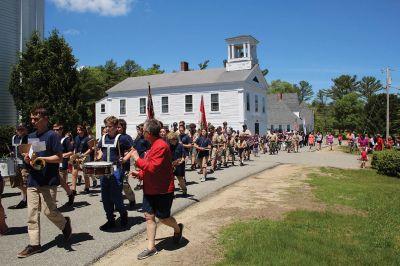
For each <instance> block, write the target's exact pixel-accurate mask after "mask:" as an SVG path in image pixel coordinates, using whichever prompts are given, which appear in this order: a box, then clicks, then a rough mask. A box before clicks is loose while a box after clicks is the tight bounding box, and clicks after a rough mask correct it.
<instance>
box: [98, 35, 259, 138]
mask: <svg viewBox="0 0 400 266" xmlns="http://www.w3.org/2000/svg"><path fill="white" fill-rule="evenodd" d="M226 42H227V43H228V59H227V62H226V68H221V69H205V70H196V71H188V64H187V63H186V62H182V63H181V71H180V72H176V73H164V74H159V75H152V76H143V77H132V78H127V79H125V80H124V81H122V82H121V83H119V84H117V85H115V86H114V87H112V88H111V89H109V90H108V91H107V94H108V96H107V97H105V98H103V99H101V100H100V101H98V102H97V103H96V134H97V137H99V135H100V133H101V128H102V127H103V126H104V123H103V120H104V118H106V117H107V116H110V115H114V116H116V117H117V118H123V119H125V120H126V121H127V124H128V129H127V133H128V134H131V135H135V133H136V130H135V128H136V125H138V124H140V123H143V122H144V121H145V120H146V118H147V108H146V107H147V105H146V104H147V94H148V82H150V85H151V94H152V99H153V105H154V113H155V118H157V119H158V120H160V121H162V122H163V123H164V126H171V125H172V124H173V122H179V121H181V120H183V121H185V122H186V123H187V124H189V123H196V124H198V121H199V117H200V100H201V96H203V99H204V106H205V110H206V118H207V122H211V123H212V124H213V125H216V126H219V125H222V123H223V122H224V121H227V122H228V126H229V127H232V128H233V129H234V130H240V129H242V125H243V124H247V126H248V128H249V129H250V130H251V131H252V132H253V133H262V134H264V133H265V132H266V130H267V123H266V121H267V113H266V110H267V106H266V105H267V94H266V93H267V82H266V80H265V78H264V76H263V74H262V71H261V69H260V67H259V66H258V60H257V50H256V45H257V43H258V41H257V40H256V39H254V38H253V37H252V36H249V35H247V36H238V37H234V38H229V39H226Z"/></svg>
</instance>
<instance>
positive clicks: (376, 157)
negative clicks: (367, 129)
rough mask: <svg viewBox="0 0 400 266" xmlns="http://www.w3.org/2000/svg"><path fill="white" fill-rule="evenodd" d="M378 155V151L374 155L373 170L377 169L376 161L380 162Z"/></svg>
mask: <svg viewBox="0 0 400 266" xmlns="http://www.w3.org/2000/svg"><path fill="white" fill-rule="evenodd" d="M378 154H379V152H378V151H376V152H374V153H373V154H372V160H371V168H372V169H376V160H378Z"/></svg>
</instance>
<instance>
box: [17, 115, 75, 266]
mask: <svg viewBox="0 0 400 266" xmlns="http://www.w3.org/2000/svg"><path fill="white" fill-rule="evenodd" d="M48 121H49V114H48V111H47V110H46V109H45V108H36V109H34V110H33V111H32V112H31V123H32V125H33V127H34V128H35V129H36V131H35V132H33V133H31V134H29V136H28V143H30V144H31V145H32V146H31V151H32V152H29V153H28V154H24V162H25V165H26V168H27V169H28V170H29V176H28V189H27V195H28V236H29V245H28V246H26V247H25V249H24V250H22V251H21V252H20V253H18V255H17V256H18V257H19V258H25V257H28V256H30V255H32V254H35V253H37V252H40V251H41V245H40V210H41V209H43V212H44V214H45V215H46V216H47V218H49V220H50V221H51V222H52V223H53V224H54V225H56V226H57V227H58V228H59V229H60V230H62V232H63V235H64V238H65V240H68V239H69V238H70V237H71V235H72V229H71V220H70V218H69V217H64V216H63V215H62V214H61V213H60V212H59V211H58V209H57V204H56V197H57V186H58V185H59V184H60V176H59V173H58V168H59V164H60V162H61V161H62V151H63V149H62V145H61V142H60V137H59V136H58V135H57V134H56V133H55V132H54V131H53V130H50V129H49V128H48Z"/></svg>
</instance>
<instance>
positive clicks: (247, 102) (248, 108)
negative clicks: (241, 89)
mask: <svg viewBox="0 0 400 266" xmlns="http://www.w3.org/2000/svg"><path fill="white" fill-rule="evenodd" d="M246 110H247V111H250V94H248V93H246Z"/></svg>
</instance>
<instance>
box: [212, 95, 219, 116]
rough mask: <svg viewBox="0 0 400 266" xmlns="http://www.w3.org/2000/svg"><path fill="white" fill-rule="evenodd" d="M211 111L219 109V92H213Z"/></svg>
mask: <svg viewBox="0 0 400 266" xmlns="http://www.w3.org/2000/svg"><path fill="white" fill-rule="evenodd" d="M211 111H212V112H217V111H219V101H218V93H215V94H211Z"/></svg>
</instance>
